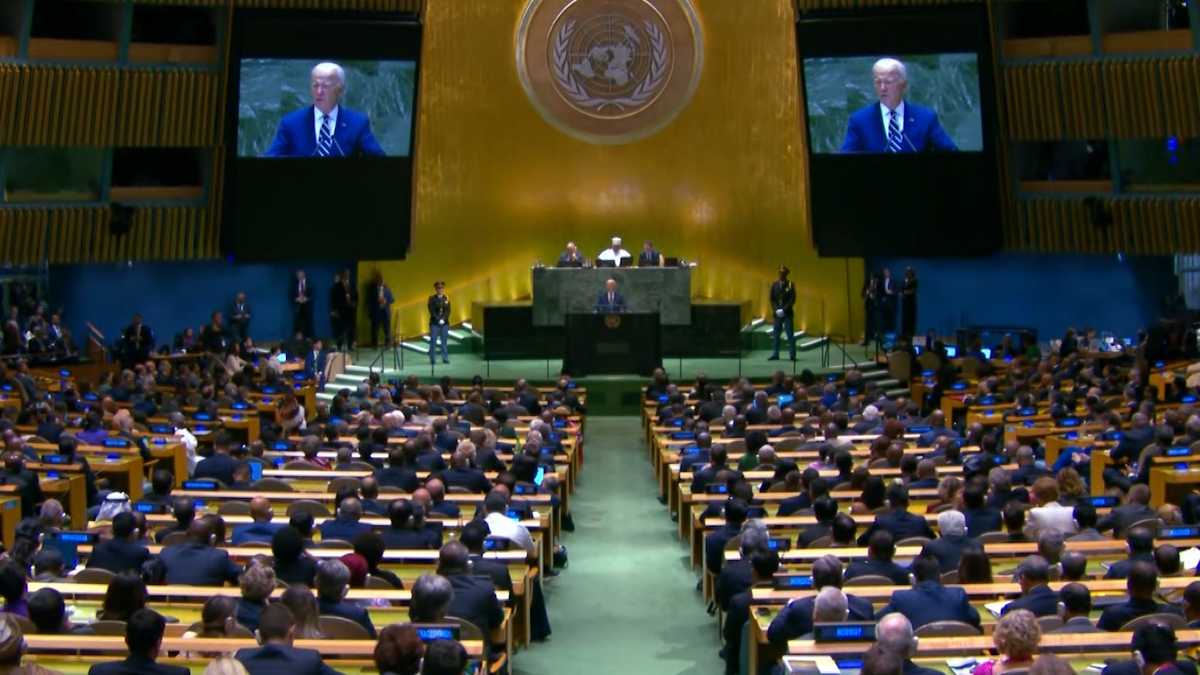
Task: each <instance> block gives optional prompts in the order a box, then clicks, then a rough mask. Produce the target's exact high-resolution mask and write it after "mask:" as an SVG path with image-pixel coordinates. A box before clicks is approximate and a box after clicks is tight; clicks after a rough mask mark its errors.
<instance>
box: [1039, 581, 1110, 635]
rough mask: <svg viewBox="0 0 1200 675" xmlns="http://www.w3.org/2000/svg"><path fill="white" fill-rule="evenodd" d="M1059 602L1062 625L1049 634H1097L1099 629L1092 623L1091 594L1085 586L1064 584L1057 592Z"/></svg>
mask: <svg viewBox="0 0 1200 675" xmlns="http://www.w3.org/2000/svg"><path fill="white" fill-rule="evenodd" d="M1058 599H1059V602H1061V603H1062V611H1060V612H1059V616H1060V617H1062V620H1063V625H1061V626H1059V627H1058V628H1055V629H1054V630H1052V631H1050V632H1051V633H1099V632H1100V629H1099V628H1097V627H1096V624H1094V623H1092V618H1091V614H1092V592H1091V591H1089V590H1088V587H1087V586H1084V585H1083V584H1078V583H1070V584H1066V585H1065V586H1063V587H1062V589H1061V590H1059V592H1058Z"/></svg>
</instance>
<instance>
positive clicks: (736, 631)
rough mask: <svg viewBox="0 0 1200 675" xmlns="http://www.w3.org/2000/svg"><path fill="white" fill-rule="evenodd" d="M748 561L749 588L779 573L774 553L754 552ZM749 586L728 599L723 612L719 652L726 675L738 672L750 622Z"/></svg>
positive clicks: (766, 581)
mask: <svg viewBox="0 0 1200 675" xmlns="http://www.w3.org/2000/svg"><path fill="white" fill-rule="evenodd" d="M749 561H750V569H751V573H752V575H751V579H750V586H754V585H755V584H763V583H768V582H770V581H771V578H772V577H773V576H775V573H776V572H777V571H779V555H778V554H777V553H775V552H774V551H764V550H756V551H754V552H753V553H752V554H751V555H750V558H749ZM750 586H748V587H747V588H746V589H745V590H743V591H741V592H739V593H737V594H735V595H734V596H733V597H731V598H730V599H729V603H728V608H727V609H726V612H725V624H724V627H723V631H724V635H725V647H724V648H723V649H722V650H721V655H722V657H723V658H724V659H725V672H726V674H727V675H734V674H735V673H738V672H740V667H739V664H740V659H741V650H742V631H743V629H744V628H745V626H746V622H747V621H749V620H750V603H751V602H752V601H753V598H752V597H751V594H750Z"/></svg>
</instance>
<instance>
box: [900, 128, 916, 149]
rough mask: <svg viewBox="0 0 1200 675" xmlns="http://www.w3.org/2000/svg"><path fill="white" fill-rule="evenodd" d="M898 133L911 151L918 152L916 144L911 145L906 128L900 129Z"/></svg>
mask: <svg viewBox="0 0 1200 675" xmlns="http://www.w3.org/2000/svg"><path fill="white" fill-rule="evenodd" d="M900 135H901V136H903V137H904V142H905V143H908V147H910V148H912V151H913V152H920V151H919V150H917V146H915V145H913V142H912V140H910V139H909V137H908V130H907V129H901V130H900Z"/></svg>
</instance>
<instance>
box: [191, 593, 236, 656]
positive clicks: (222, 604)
mask: <svg viewBox="0 0 1200 675" xmlns="http://www.w3.org/2000/svg"><path fill="white" fill-rule="evenodd" d="M236 613H237V602H236V601H235V600H234V599H233V598H230V597H228V596H224V595H214V596H212V597H210V598H209V599H208V600H205V601H204V608H203V609H201V610H200V626H199V630H195V631H194V630H191V629H189V630H188V631H187V632H186V633H184V634H183V637H185V638H189V639H190V638H226V637H234V630H235V627H236V626H237V618H236V617H235V614H236ZM201 655H203V656H213V655H214V654H211V653H203V652H201Z"/></svg>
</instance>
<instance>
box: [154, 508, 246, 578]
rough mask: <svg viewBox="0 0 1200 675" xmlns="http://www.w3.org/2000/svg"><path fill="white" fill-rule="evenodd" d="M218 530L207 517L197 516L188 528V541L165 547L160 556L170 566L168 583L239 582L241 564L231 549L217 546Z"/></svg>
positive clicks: (166, 565)
mask: <svg viewBox="0 0 1200 675" xmlns="http://www.w3.org/2000/svg"><path fill="white" fill-rule="evenodd" d="M217 537H218V533H216V532H214V528H213V525H211V524H210V522H209V521H208V520H207V519H201V520H196V521H193V522H192V525H191V527H189V528H188V538H187V541H186V542H184V543H182V544H175V545H173V546H167V547H165V548H163V550H162V553H160V554H159V558H160V559H161V560H162V562H163V565H164V566H165V567H166V568H167V577H166V582H167V583H168V584H184V585H189V586H221V585H224V584H225V583H226V582H230V583H232V582H236V581H237V578H238V575H239V574H241V571H242V570H241V567H239V566H238V565H236V564H235V563H234V562H233V560H231V559H230V558H229V553H228V552H227V551H226V550H225V549H222V548H217V547H216V546H215V544H216V542H217Z"/></svg>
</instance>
